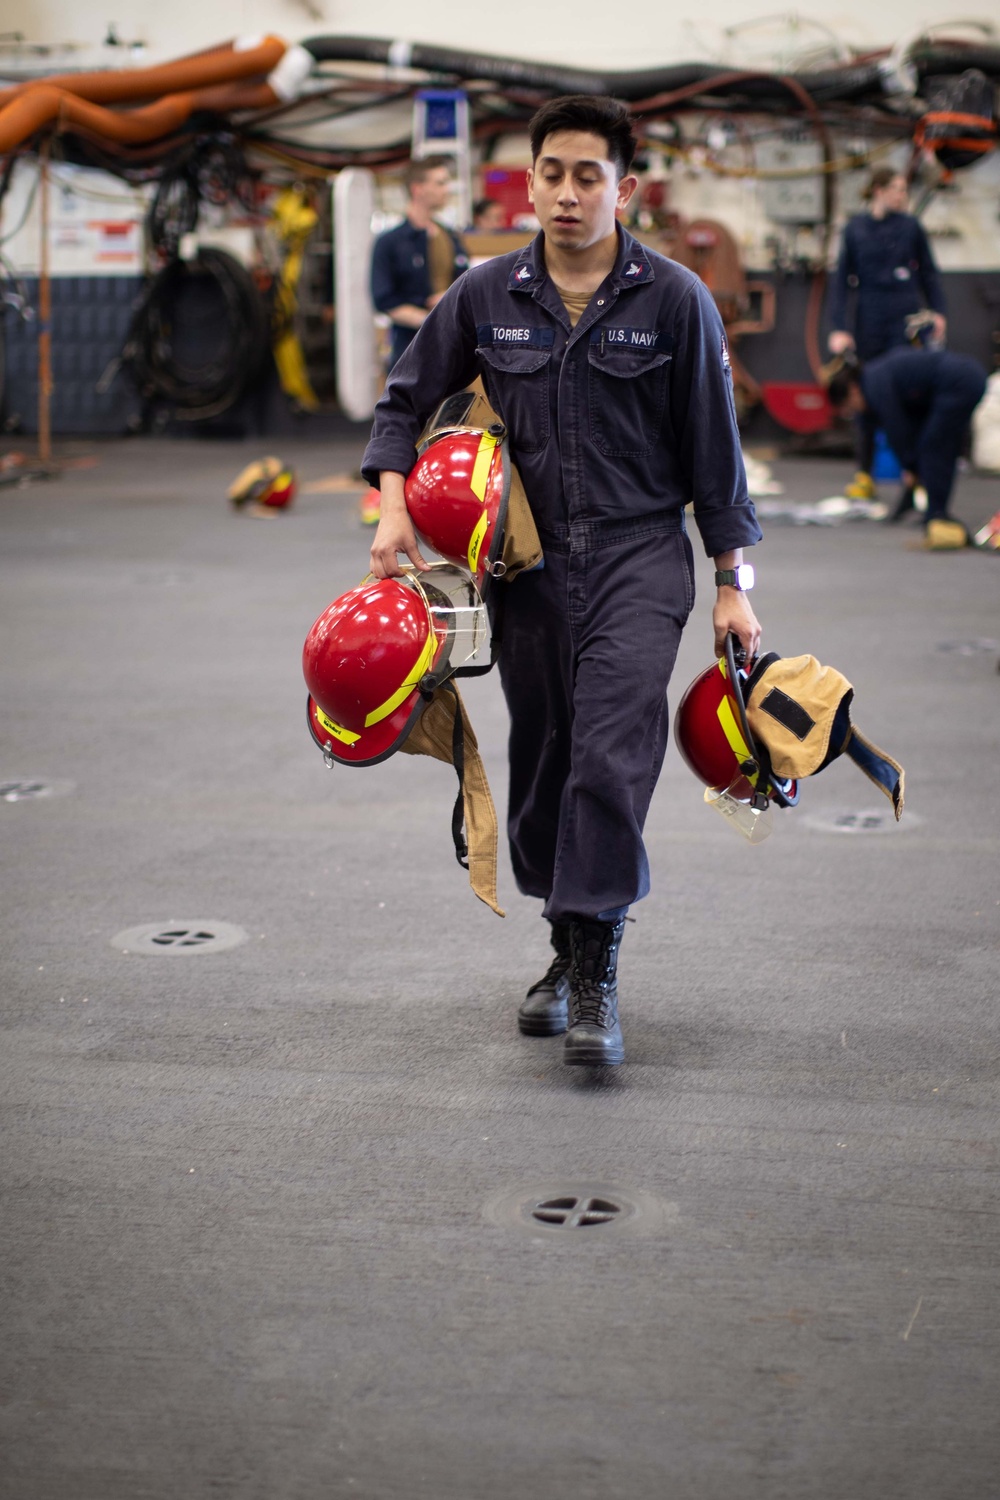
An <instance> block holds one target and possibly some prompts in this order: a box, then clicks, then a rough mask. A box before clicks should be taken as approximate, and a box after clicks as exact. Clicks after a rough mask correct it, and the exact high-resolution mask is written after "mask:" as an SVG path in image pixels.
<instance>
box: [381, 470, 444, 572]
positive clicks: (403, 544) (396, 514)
mask: <svg viewBox="0 0 1000 1500" xmlns="http://www.w3.org/2000/svg"><path fill="white" fill-rule="evenodd" d="M403 482H404V481H403V475H402V474H396V473H393V472H391V471H385V472H383V473H382V474H380V475H379V483H380V485H381V489H382V504H381V509H380V519H379V523H378V530H377V531H376V533H375V540H374V541H373V542H372V550H371V569H372V572H373V573H374V574H375V577H376V578H399V577H401V576H402V572H403V569H402V567H401V566H400V562H399V554H400V553H402V554H403V556H404V557H406V558H408V560H409V561H410V562H411V563H412V564H413V566H414V567H415V568H416V569H417V571H418V572H420V573H425V572H427V570H428V569H429V568H430V563H429V562H427V560H426V558H424V557H423V556H422V555H421V552H420V546H419V544H418V542H417V534H416V532H415V531H414V529H413V522H412V521H411V520H410V513H409V511H408V510H407V509H406V495H405V493H404V490H403Z"/></svg>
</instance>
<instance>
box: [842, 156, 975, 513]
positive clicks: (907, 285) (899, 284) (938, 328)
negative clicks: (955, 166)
mask: <svg viewBox="0 0 1000 1500" xmlns="http://www.w3.org/2000/svg"><path fill="white" fill-rule="evenodd" d="M865 197H866V199H867V200H868V211H867V212H866V213H863V214H856V215H855V216H854V218H853V219H849V220H848V222H847V224H846V226H845V228H844V237H843V240H842V242H841V246H840V256H839V259H838V261H837V269H836V272H835V273H834V278H833V286H832V289H831V298H830V322H831V324H832V328H833V331H832V333H831V334H830V337H829V347H830V353H831V354H835V355H836V354H840V355H843V354H847V353H848V352H853V353H854V354H855V355H856V357H857V358H858V359H859V360H861V361H862V362H865V361H867V360H871V359H875V358H877V356H878V355H880V354H885V353H886V352H887V351H888V350H889V349H896V348H899V347H900V346H902V345H904V344H907V343H908V342H909V339H908V335H907V331H906V321H907V318H909V317H910V316H911V314H913V313H915V312H919V311H921V310H923V309H929V310H930V311H931V312H932V314H933V317H932V320H931V323H930V330H929V333H930V341H931V343H933V344H942V343H943V342H944V336H945V330H946V327H947V323H946V320H945V302H944V293H943V292H942V290H941V278H940V277H939V275H938V270H937V266H936V265H935V264H934V257H933V255H932V254H931V247H930V245H929V243H928V240H927V235H926V234H925V233H924V229H923V226H922V225H921V223H920V221H919V219H915V218H914V217H913V215H912V214H908V213H907V212H906V208H907V204H908V201H909V189H908V187H907V182H906V178H905V177H904V176H903V174H902V173H901V172H897V171H895V170H894V168H892V167H880V168H879V169H878V170H877V171H876V172H873V173H872V176H871V179H870V181H869V183H868V186H867V188H866V189H865ZM852 294H854V315H853V332H852V331H851V327H852V319H851V317H850V316H849V315H848V301H849V299H850V297H851V295H852ZM876 426H877V424H876V422H875V419H874V418H873V417H872V416H871V414H870V413H862V414H861V416H859V417H858V419H857V423H856V431H857V465H858V472H857V473H856V474H855V476H854V480H853V483H852V484H850V485H849V486H848V487H847V489H846V490H845V494H846V495H847V496H848V497H849V498H851V499H855V500H871V499H872V498H873V497H874V495H875V486H874V483H873V481H872V477H871V473H872V465H873V457H874V450H875V431H876Z"/></svg>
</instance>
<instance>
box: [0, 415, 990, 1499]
mask: <svg viewBox="0 0 1000 1500" xmlns="http://www.w3.org/2000/svg"><path fill="white" fill-rule="evenodd" d="M257 451H258V450H257V449H256V448H250V447H249V446H244V445H239V444H206V443H196V442H174V443H170V442H167V441H159V440H156V441H154V440H148V441H147V440H137V441H134V442H130V443H121V444H108V445H106V446H102V447H98V448H95V449H94V450H93V452H94V453H95V454H96V456H97V458H98V460H99V461H98V463H97V465H96V467H91V468H79V469H74V470H71V471H68V472H66V473H65V474H64V475H63V476H62V477H61V478H59V479H58V480H55V481H52V482H50V483H45V484H37V485H34V486H32V487H30V488H26V489H20V490H14V489H6V490H2V491H0V537H2V562H0V588H2V594H0V611H2V619H3V640H4V651H3V654H2V662H0V673H2V677H0V683H2V700H3V724H2V750H0V780H4V781H13V780H17V779H26V778H38V779H40V780H42V781H45V782H51V783H62V782H71V783H72V787H71V788H68V789H67V788H59V787H58V786H57V788H56V789H57V790H60V789H61V790H63V792H64V795H60V796H52V797H48V798H39V799H34V800H20V801H15V802H5V801H0V836H2V842H3V871H4V889H5V894H4V898H3V903H2V909H0V942H2V948H3V955H4V956H3V968H2V973H3V988H2V1017H0V1020H2V1027H3V1037H2V1053H0V1070H2V1095H0V1109H2V1120H3V1130H4V1136H3V1139H4V1148H3V1154H2V1177H3V1180H4V1200H3V1211H2V1223H0V1236H2V1245H0V1280H2V1283H3V1288H4V1310H3V1335H2V1343H0V1494H2V1495H3V1497H4V1500H141V1497H152V1500H174V1497H177V1500H203V1497H204V1500H216V1497H220V1500H221V1497H223V1496H231V1497H234V1500H330V1497H336V1500H340V1497H342V1496H343V1497H346V1496H357V1497H365V1500H425V1497H426V1500H503V1497H507V1496H514V1495H516V1496H521V1497H525V1500H563V1497H566V1500H569V1497H573V1500H598V1497H601V1500H605V1497H619V1496H621V1497H623V1500H660V1497H669V1500H730V1497H739V1500H807V1497H809V1500H811V1497H820V1500H893V1497H897V1496H906V1497H907V1500H924V1497H927V1500H930V1497H935V1500H939V1497H945V1500H979V1497H987V1496H991V1497H992V1496H997V1495H998V1494H1000V1478H998V1473H1000V1438H998V1415H997V1414H998V1411H1000V1378H998V1335H1000V1314H998V1302H1000V1292H998V1268H1000V1250H998V1230H1000V1201H998V1193H997V1186H998V1176H997V1171H998V1102H1000V1099H998V1087H997V1084H998V1076H1000V1066H998V1060H1000V1016H998V1010H1000V982H998V932H1000V860H998V855H1000V811H998V808H1000V794H998V790H997V773H998V768H1000V676H998V675H997V662H998V658H1000V646H998V645H997V639H998V638H1000V618H998V601H1000V557H997V556H992V555H985V554H982V553H976V552H972V551H970V552H967V553H962V554H952V555H936V556H931V555H928V554H926V553H923V552H920V551H917V550H914V549H913V547H912V543H913V541H914V540H915V536H916V533H915V532H914V531H913V529H912V528H910V527H906V526H903V527H886V526H880V525H876V524H872V523H870V522H856V523H852V524H848V525H844V526H841V527H837V528H830V529H826V528H818V527H811V526H808V527H807V526H803V527H796V526H781V525H777V524H776V525H773V526H769V527H768V530H767V535H766V538H765V542H764V544H763V546H761V547H760V548H758V549H757V555H756V556H755V559H754V560H755V562H756V564H757V567H758V580H759V583H758V589H757V592H756V594H755V603H756V607H757V611H758V613H759V615H760V617H761V619H762V621H763V623H764V627H765V644H766V646H767V647H769V648H771V649H775V650H778V651H780V652H782V653H783V654H785V655H796V654H799V653H801V652H811V653H813V654H814V655H816V656H818V657H819V658H820V660H822V661H824V662H829V663H830V664H832V665H834V666H836V667H838V668H840V670H841V671H843V672H844V673H845V674H846V675H847V676H848V677H849V678H850V680H851V681H852V682H853V683H854V684H855V687H856V690H857V691H856V700H855V720H856V722H857V724H858V725H859V726H860V727H861V728H862V729H863V730H864V731H865V732H866V733H867V734H868V735H869V737H871V738H872V739H874V740H875V741H876V742H877V743H879V744H881V745H882V746H883V747H884V748H885V749H886V750H887V751H889V752H890V753H891V754H894V755H895V756H896V757H897V758H898V759H899V760H901V761H902V762H903V763H904V765H905V766H906V772H907V806H906V813H905V815H904V819H903V822H902V824H901V825H900V826H899V827H898V828H896V827H890V828H888V829H886V830H883V831H878V832H867V833H849V832H843V831H841V832H836V831H823V829H822V828H821V827H820V826H818V825H819V824H821V823H822V822H823V821H824V819H825V820H827V821H828V822H834V821H835V820H836V819H837V818H843V817H844V816H848V815H850V814H852V813H864V812H868V811H872V810H876V811H882V812H884V811H885V810H886V809H887V808H888V804H887V803H884V801H883V799H882V798H881V797H880V796H879V795H878V793H877V792H876V791H875V790H874V789H873V788H872V787H871V786H870V785H869V783H868V782H867V781H865V780H864V778H863V777H862V776H861V775H860V773H859V772H857V771H856V770H855V769H854V767H853V766H851V765H850V764H849V763H848V762H847V761H846V760H845V761H840V762H838V763H837V764H835V765H834V766H832V767H831V768H830V769H828V770H827V771H826V772H824V773H823V775H822V776H821V777H817V778H816V779H815V780H813V781H811V782H809V783H807V784H806V786H805V788H804V793H803V798H802V805H801V807H800V808H798V809H797V810H795V811H791V812H787V813H785V814H782V815H779V816H778V818H777V820H776V827H775V831H774V834H773V836H772V838H771V839H770V840H769V841H768V842H767V843H766V844H764V845H762V846H761V847H759V848H751V847H749V846H748V845H745V844H743V843H742V842H741V841H740V840H738V839H737V838H736V837H735V836H734V835H733V834H732V833H731V832H730V831H729V830H727V829H726V828H725V827H724V826H723V824H722V821H721V819H717V818H715V817H714V816H713V814H712V813H711V812H710V811H708V810H706V809H705V808H704V807H703V806H702V803H701V789H700V788H699V786H698V785H697V783H696V782H695V780H694V778H693V777H692V776H691V775H690V773H689V772H688V771H687V770H686V769H685V767H684V766H683V765H682V763H681V762H680V760H679V758H678V756H677V754H676V752H675V751H674V750H673V749H671V751H670V752H669V754H668V760H667V765H666V768H665V770H664V774H663V777H662V780H661V783H660V786H659V789H658V792H657V796H656V799H655V801H654V805H653V810H652V813H651V816H650V820H649V825H648V842H649V849H650V857H651V862H652V868H653V879H654V890H653V894H652V895H651V896H650V898H649V899H648V900H647V901H645V902H644V903H642V904H641V905H640V906H639V907H638V908H636V911H635V916H636V918H637V921H636V923H635V925H634V926H630V927H629V929H628V932H627V936H626V941H625V945H624V948H623V957H622V966H621V967H622V988H623V1006H622V1009H623V1020H624V1027H625V1032H626V1044H627V1048H628V1061H627V1063H626V1065H625V1066H624V1067H623V1068H622V1069H620V1070H618V1071H617V1072H612V1073H610V1075H609V1076H602V1075H600V1074H597V1073H594V1074H591V1073H589V1072H587V1071H585V1070H567V1069H564V1068H563V1067H562V1066H561V1064H560V1061H559V1049H560V1043H559V1042H558V1041H557V1040H553V1041H529V1040H527V1039H524V1038H521V1037H519V1036H518V1034H517V1032H516V1030H515V1027H514V1020H513V1017H514V1011H515V1008H516V1006H517V1003H518V1000H519V998H520V996H521V994H522V993H523V991H524V989H525V988H526V986H527V985H528V984H529V983H530V982H531V981H532V980H533V979H534V978H535V977H536V976H537V974H538V972H539V970H540V968H541V967H544V964H545V962H546V961H547V960H546V950H545V931H544V928H543V924H542V923H541V922H540V921H539V917H538V906H537V903H534V902H530V901H527V900H524V899H522V898H520V897H519V896H518V895H517V893H516V891H515V889H514V886H513V881H512V878H511V875H510V871H509V866H508V865H507V863H506V858H505V856H504V857H503V858H502V863H501V893H502V900H503V904H504V905H505V906H506V907H507V910H508V916H507V919H506V921H500V920H498V919H497V918H496V917H495V916H493V915H492V914H491V913H490V912H489V911H488V910H486V908H485V907H483V906H481V905H480V904H479V903H478V902H477V901H476V900H475V898H474V897H473V896H472V894H471V892H470V891H469V890H468V887H467V884H466V882H465V877H464V875H463V873H462V871H461V870H459V868H458V866H457V865H456V864H455V862H454V857H453V854H452V852H451V846H450V838H449V816H450V810H451V804H452V799H453V775H452V772H451V770H450V769H449V768H447V767H444V766H441V765H438V764H434V763H431V762H427V761H423V760H415V759H413V758H411V757H407V756H397V757H395V758H393V759H392V760H390V761H389V762H387V763H386V764H385V765H383V766H381V767H378V768H374V769H372V770H368V771H357V772H350V771H337V772H333V773H331V772H328V771H326V770H325V769H324V767H323V764H322V760H321V757H320V755H319V752H318V751H317V750H316V749H315V747H314V746H313V745H312V743H311V741H310V739H309V737H308V735H307V732H306V728H305V722H304V710H305V690H304V687H303V683H302V680H301V674H300V667H299V657H300V651H301V646H302V641H303V638H304V636H305V633H306V630H307V629H308V627H309V625H310V623H311V621H312V620H313V618H314V617H315V616H316V615H317V614H318V613H319V612H320V611H321V610H322V609H323V608H324V607H325V606H326V604H327V603H329V601H330V600H331V599H333V597H334V596H335V595H337V594H338V593H340V592H341V591H342V590H344V589H345V588H347V587H349V586H350V585H351V584H353V583H355V582H356V581H358V579H359V578H360V577H361V576H362V574H363V573H364V571H365V566H366V556H367V548H368V545H369V542H370V535H371V534H370V532H368V531H366V530H365V529H364V528H363V527H362V526H361V525H360V524H359V522H358V519H357V514H356V496H354V495H349V494H342V493H336V492H333V493H331V492H319V493H311V494H302V495H301V496H300V498H299V500H298V501H297V503H296V505H295V507H294V509H293V510H292V511H291V512H290V513H289V514H287V515H284V516H282V517H280V518H279V519H278V520H277V521H275V522H273V523H270V524H265V523H263V522H254V521H252V520H250V519H248V518H246V517H244V516H237V515H235V514H234V513H232V512H231V511H230V509H229V508H228V506H227V504H226V501H225V499H224V491H225V486H226V484H227V483H228V482H229V480H230V479H231V478H232V476H233V475H234V474H235V472H236V471H237V470H238V469H239V468H240V467H241V466H242V464H243V463H244V462H246V461H247V459H248V458H251V457H254V456H256V454H257ZM359 452H360V445H359V444H350V443H344V444H339V445H337V444H334V445H329V446H327V447H320V446H317V445H313V446H309V445H305V444H303V445H301V446H300V447H298V448H296V447H295V446H294V445H292V447H290V448H288V449H287V453H286V456H288V457H291V458H292V459H293V460H294V461H295V462H296V463H297V465H298V467H299V471H300V475H301V477H302V478H303V480H304V481H306V482H308V481H309V480H315V479H318V478H320V477H322V476H324V475H329V474H331V473H335V472H341V471H345V470H349V469H350V468H351V467H352V466H353V465H354V464H355V463H356V462H357V459H358V456H359ZM842 471H843V466H841V465H833V464H830V463H829V462H819V461H817V462H807V461H798V462H791V461H786V462H783V463H780V464H778V465H777V466H776V474H777V477H778V478H780V479H782V480H783V481H784V483H785V484H786V486H787V493H788V495H789V496H790V497H792V498H797V499H801V500H803V501H814V500H817V499H819V498H820V497H821V496H823V495H826V494H829V493H831V492H835V491H836V490H837V489H838V488H839V483H840V481H841V479H842V477H843V474H842ZM957 508H958V511H959V514H961V515H962V516H963V518H964V519H966V520H967V521H968V522H970V523H971V524H974V525H979V524H982V522H983V521H984V520H985V519H986V518H987V517H988V516H989V515H991V514H992V513H993V512H994V511H996V510H997V509H1000V482H998V481H996V480H987V479H984V478H979V477H975V476H971V475H967V476H965V477H963V479H962V481H961V486H960V492H959V500H958V507H957ZM710 578H711V575H710V564H709V563H708V562H707V561H706V560H705V559H704V558H702V559H701V560H700V562H699V584H700V588H701V599H700V600H699V603H698V605H697V607H696V617H695V619H694V620H693V622H692V624H691V626H690V627H689V630H688V633H687V636H686V638H685V642H684V645H683V649H682V654H681V658H680V662H679V665H678V668H677V672H676V676H675V681H674V693H673V697H674V699H675V700H676V697H677V696H678V695H679V692H680V690H681V689H682V687H683V686H684V685H685V684H686V683H687V681H688V680H689V679H690V678H691V677H692V676H693V675H694V674H695V673H696V672H697V671H699V670H701V668H702V667H703V666H705V665H707V664H708V662H709V661H710V659H711V636H710V626H709V605H708V603H707V602H706V601H707V600H708V599H709V598H710V596H711V594H712V590H711V587H710ZM991 639H992V640H993V645H992V647H990V645H989V641H990V640H991ZM963 642H964V643H972V644H970V645H968V646H967V649H966V650H964V651H961V650H955V649H943V648H944V647H946V646H949V647H952V648H953V647H954V646H955V644H956V643H963ZM977 643H978V644H977ZM983 643H985V645H984V644H983ZM467 701H468V703H469V705H470V709H471V713H472V717H473V721H474V723H475V725H476V728H477V730H478V732H479V735H480V739H481V742H482V744H483V747H484V752H485V758H486V761H487V765H488V768H489V771H490V774H491V778H492V782H493V786H494V791H495V793H496V794H497V798H498V801H500V802H502V800H503V796H504V780H505V777H504V735H505V724H504V710H503V705H502V700H501V698H500V695H499V687H498V684H497V682H496V681H495V680H493V679H492V678H490V679H486V680H483V681H481V682H477V683H474V684H472V685H471V687H470V688H469V690H468V693H467ZM195 920H198V921H202V922H208V923H209V924H211V923H212V922H228V923H235V924H237V925H239V926H240V927H242V928H243V929H245V930H246V932H247V933H248V934H249V938H248V940H247V941H246V942H245V943H243V944H242V945H240V946H237V947H234V948H232V949H229V950H227V951H219V952H214V953H213V952H211V951H206V952H203V953H198V954H187V955H183V956H182V955H155V956H142V955H139V954H136V953H129V954H124V953H122V952H119V951H117V950H116V949H115V948H114V947H113V946H112V939H113V938H114V937H115V936H116V935H117V934H118V933H120V932H121V931H123V930H124V929H128V928H131V927H135V926H139V925H142V924H162V925H163V926H165V927H167V926H169V925H170V924H171V923H183V922H185V921H195ZM589 1190H593V1191H600V1192H603V1193H605V1194H606V1195H607V1196H611V1197H613V1196H614V1194H615V1193H616V1192H617V1193H620V1194H621V1195H622V1201H623V1202H624V1203H625V1205H626V1207H627V1206H628V1204H629V1203H632V1204H634V1205H636V1207H637V1212H636V1214H635V1215H634V1217H632V1218H631V1219H628V1220H626V1221H623V1222H619V1223H618V1224H615V1225H610V1226H590V1227H587V1228H578V1229H559V1228H546V1227H543V1226H542V1225H537V1224H536V1225H535V1227H534V1228H533V1229H531V1228H529V1227H527V1225H526V1224H525V1223H523V1222H520V1221H519V1220H518V1218H517V1209H518V1205H519V1204H520V1203H521V1202H522V1201H527V1200H528V1199H532V1195H535V1196H545V1195H546V1194H549V1195H559V1194H560V1193H562V1194H573V1193H575V1192H577V1191H589Z"/></svg>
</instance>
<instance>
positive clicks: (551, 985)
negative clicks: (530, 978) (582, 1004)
mask: <svg viewBox="0 0 1000 1500" xmlns="http://www.w3.org/2000/svg"><path fill="white" fill-rule="evenodd" d="M552 946H553V948H554V949H555V950H556V956H555V958H554V959H553V960H552V962H551V963H550V964H549V967H548V969H547V970H546V971H545V973H544V974H543V975H542V978H541V979H540V980H539V981H538V983H537V984H533V985H532V986H531V989H530V990H529V991H528V993H527V995H526V996H525V997H524V999H523V1000H522V1002H521V1008H520V1010H519V1011H518V1013H517V1025H518V1029H519V1030H520V1031H523V1032H524V1034H525V1036H558V1035H559V1033H560V1032H562V1031H565V1030H566V1026H567V1024H568V1022H569V979H568V977H567V972H568V970H569V963H570V951H569V924H568V923H567V922H553V923H552Z"/></svg>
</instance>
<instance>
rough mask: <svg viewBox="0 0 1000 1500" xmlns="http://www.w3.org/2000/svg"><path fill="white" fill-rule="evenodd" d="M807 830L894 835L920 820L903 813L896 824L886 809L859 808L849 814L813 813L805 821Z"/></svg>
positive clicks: (912, 815) (913, 825)
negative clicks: (900, 819)
mask: <svg viewBox="0 0 1000 1500" xmlns="http://www.w3.org/2000/svg"><path fill="white" fill-rule="evenodd" d="M804 821H805V825H806V827H807V828H812V829H814V830H815V832H817V833H848V834H855V835H857V834H862V833H864V834H868V833H896V832H898V831H900V830H902V829H905V828H913V827H915V826H916V824H918V823H919V822H920V819H919V818H918V817H916V816H915V815H914V814H913V813H904V814H903V818H902V821H901V822H899V823H897V822H896V819H895V817H894V816H893V814H892V813H891V812H890V811H889V810H888V807H887V808H886V810H885V811H884V812H883V810H882V808H880V807H869V808H861V809H858V810H855V811H849V812H828V813H813V814H811V815H810V816H809V817H807V818H806V819H805V820H804Z"/></svg>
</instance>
